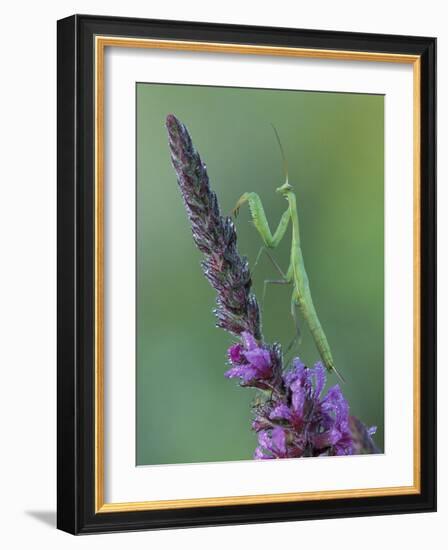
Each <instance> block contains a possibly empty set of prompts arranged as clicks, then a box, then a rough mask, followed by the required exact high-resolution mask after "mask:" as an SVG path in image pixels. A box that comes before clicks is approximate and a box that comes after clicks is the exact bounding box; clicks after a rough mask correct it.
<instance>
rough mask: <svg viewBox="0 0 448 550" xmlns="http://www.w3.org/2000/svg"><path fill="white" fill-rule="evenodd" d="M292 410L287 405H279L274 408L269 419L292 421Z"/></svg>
mask: <svg viewBox="0 0 448 550" xmlns="http://www.w3.org/2000/svg"><path fill="white" fill-rule="evenodd" d="M291 416H292V413H291V410H290V409H289V407H288V406H287V405H285V404H281V405H277V407H275V408H274V410H273V411H272V412H271V414H270V415H269V418H270V419H271V420H278V419H284V420H291Z"/></svg>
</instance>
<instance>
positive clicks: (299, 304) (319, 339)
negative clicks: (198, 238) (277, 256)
mask: <svg viewBox="0 0 448 550" xmlns="http://www.w3.org/2000/svg"><path fill="white" fill-rule="evenodd" d="M273 129H274V132H275V136H276V138H277V142H278V145H279V147H280V152H281V155H282V159H283V169H284V173H285V182H284V183H283V185H281V186H280V187H277V189H276V192H277V193H279V194H280V195H281V196H282V197H283V198H285V199H286V201H287V202H288V207H287V209H286V211H285V212H284V213H283V215H282V217H281V218H280V222H279V224H278V227H277V229H276V230H275V232H274V234H272V233H271V230H270V227H269V223H268V220H267V218H266V214H265V211H264V208H263V204H262V202H261V199H260V197H259V195H258V194H257V193H254V192H249V193H244V194H243V195H242V196H241V197H240V198H239V200H238V202H237V203H236V206H235V208H234V209H233V211H232V212H233V214H234V216H235V217H236V216H237V215H238V212H239V210H240V208H241V206H242V205H243V204H245V203H248V204H249V209H250V214H251V217H252V221H253V224H254V225H255V228H256V229H257V231H258V233H259V234H260V237H261V239H262V241H263V243H264V247H262V248H261V249H260V252H259V254H258V257H257V259H256V261H255V265H256V264H257V263H258V260H259V258H260V255H261V253H262V252H263V251H266V248H276V247H277V246H278V245H279V243H280V241H281V240H282V238H283V237H284V235H285V233H286V230H287V228H288V225H289V223H290V222H291V225H292V242H291V253H290V263H289V267H288V270H287V272H286V273H284V272H283V271H282V270H281V269H280V267H279V266H278V264H277V262H275V261H274V259H273V258H272V257H271V256H270V255H269V254H268V256H269V258H270V260H271V261H272V262H273V263H274V265H275V267H276V269H277V270H278V271H279V273H280V275H281V279H279V280H272V279H268V280H266V281H265V282H264V288H263V302H264V296H265V293H266V287H267V285H268V284H285V285H287V284H292V285H293V291H292V296H291V314H292V317H293V320H294V323H295V327H296V336H295V338H294V340H293V341H292V342H291V344H290V346H289V348H288V349H290V348H291V347H293V345H294V344H295V343H296V342H297V340H298V338H299V337H300V331H299V324H298V318H297V309H298V310H299V311H300V313H301V314H302V316H303V318H304V319H305V321H306V323H307V325H308V328H309V330H310V332H311V335H312V337H313V340H314V343H315V345H316V347H317V350H318V352H319V355H320V357H321V359H322V362H323V364H324V365H325V367H326V368H327V370H328V371H329V372H334V373H335V374H336V375H337V376H338V377H339V378H340V379H341V380H342V381H344V379H343V377H342V376H341V375H340V374H339V373H338V371H337V370H336V368H335V365H334V360H333V356H332V353H331V349H330V345H329V343H328V340H327V337H326V336H325V332H324V330H323V328H322V325H321V323H320V321H319V317H318V316H317V312H316V308H315V307H314V303H313V299H312V296H311V291H310V286H309V281H308V275H307V273H306V270H305V263H304V261H303V254H302V249H301V247H300V231H299V216H298V212H297V203H296V195H295V193H294V190H293V188H292V186H291V185H290V183H289V181H288V179H289V178H288V166H287V161H286V156H285V153H284V151H283V147H282V144H281V141H280V137H279V135H278V132H277V130H276V128H275V127H274V126H273ZM266 252H267V251H266Z"/></svg>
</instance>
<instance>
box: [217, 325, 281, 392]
mask: <svg viewBox="0 0 448 550" xmlns="http://www.w3.org/2000/svg"><path fill="white" fill-rule="evenodd" d="M241 340H242V342H243V345H241V344H234V345H233V346H231V347H230V348H229V350H228V357H229V361H230V363H231V364H232V365H233V366H232V368H231V369H229V370H228V371H227V372H226V373H225V374H224V376H226V377H227V378H240V380H241V385H242V386H254V387H257V388H261V389H267V388H269V385H268V384H267V382H266V381H267V380H270V379H271V378H272V376H273V361H272V359H271V353H270V350H269V349H267V348H265V347H264V346H262V345H259V344H258V343H257V341H256V340H255V338H254V337H253V336H252V334H250V333H249V332H242V333H241Z"/></svg>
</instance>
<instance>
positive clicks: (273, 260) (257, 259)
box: [252, 246, 290, 282]
mask: <svg viewBox="0 0 448 550" xmlns="http://www.w3.org/2000/svg"><path fill="white" fill-rule="evenodd" d="M263 253H264V254H266V256H267V257H268V258H269V260H270V261H271V263H272V265H273V266H274V268H275V269H276V270H277V271H278V273H279V274H280V276H281V277H282V279H284V280H285V281H286V280H287V281H288V282H290V280H289V279H288V276H287V275H285V273H283V271H282V268H281V267H280V266H279V265H278V263H277V262H276V261H275V259H274V258H273V256H271V255H270V254H269V252H268V250H267V248H266V247H265V246H262V247H261V248H260V250H259V251H258V254H257V257H256V259H255V262H254V266H253V268H252V273H254V271H255V268H256V267H257V265H258V262H259V261H260V258H261V255H262V254H263Z"/></svg>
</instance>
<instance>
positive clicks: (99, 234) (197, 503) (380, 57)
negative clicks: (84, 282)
mask: <svg viewBox="0 0 448 550" xmlns="http://www.w3.org/2000/svg"><path fill="white" fill-rule="evenodd" d="M106 47H121V48H149V49H159V50H177V51H195V52H208V53H233V54H243V55H269V56H284V57H300V58H313V59H330V60H348V61H374V62H375V61H376V62H387V63H407V64H412V65H413V132H414V135H413V145H414V148H413V173H414V178H413V186H414V189H413V196H414V200H413V202H414V207H413V208H414V210H413V239H414V246H413V255H414V261H413V275H414V283H413V298H414V325H413V327H414V328H413V334H414V349H413V356H414V365H413V382H414V389H413V438H414V446H413V458H414V468H413V477H414V482H413V484H412V485H410V486H402V487H379V488H370V489H343V490H332V491H314V492H301V493H297V492H296V493H275V494H263V495H243V496H226V497H212V498H191V499H179V500H154V501H142V502H117V503H106V502H105V501H104V54H105V48H106ZM94 54H95V224H94V225H95V247H94V249H95V260H94V263H95V323H94V324H95V358H94V361H95V364H94V368H95V394H94V395H95V430H94V431H95V464H94V468H95V472H94V473H95V503H94V505H95V513H109V512H129V511H137V510H138V511H143V510H166V509H179V508H196V507H207V506H232V505H241V504H262V503H278V502H304V501H315V500H331V499H341V498H362V497H379V496H393V495H410V494H419V493H420V480H421V470H420V464H421V458H420V442H421V426H420V406H421V403H420V369H421V365H420V312H421V303H420V300H421V291H420V267H421V266H420V247H421V236H420V234H421V221H420V185H421V183H420V155H421V144H420V117H421V113H420V111H421V100H420V86H421V71H420V66H421V61H420V56H417V55H402V54H390V53H380V52H378V53H376V52H356V51H344V50H322V49H309V48H291V47H277V46H255V45H250V44H230V43H229V44H226V43H216V42H194V41H182V40H156V39H141V38H123V37H116V36H96V37H95V43H94Z"/></svg>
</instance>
